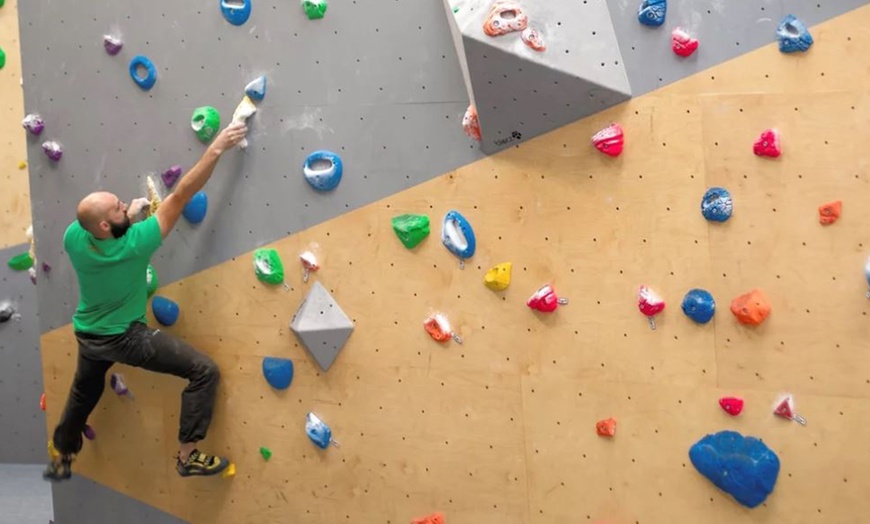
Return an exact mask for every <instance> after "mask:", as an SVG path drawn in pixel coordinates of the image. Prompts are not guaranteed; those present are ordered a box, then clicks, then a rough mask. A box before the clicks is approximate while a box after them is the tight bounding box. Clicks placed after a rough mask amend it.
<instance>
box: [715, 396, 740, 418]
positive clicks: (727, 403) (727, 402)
mask: <svg viewBox="0 0 870 524" xmlns="http://www.w3.org/2000/svg"><path fill="white" fill-rule="evenodd" d="M719 405H720V406H722V409H723V410H725V413H728V414H729V415H731V416H732V417H736V416H737V415H739V414H740V412H741V411H743V399H742V398H737V397H722V398H720V399H719Z"/></svg>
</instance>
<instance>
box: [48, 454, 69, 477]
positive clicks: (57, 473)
mask: <svg viewBox="0 0 870 524" xmlns="http://www.w3.org/2000/svg"><path fill="white" fill-rule="evenodd" d="M71 464H72V458H71V457H70V456H69V455H62V456H60V457H58V458H56V459H52V460H51V462H49V463H48V467H46V468H45V471H43V472H42V478H43V479H45V480H50V481H52V482H57V481H61V480H67V479H68V478H70V477H71V476H72V471H71V468H70V466H71Z"/></svg>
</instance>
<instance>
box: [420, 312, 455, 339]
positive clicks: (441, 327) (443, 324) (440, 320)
mask: <svg viewBox="0 0 870 524" xmlns="http://www.w3.org/2000/svg"><path fill="white" fill-rule="evenodd" d="M423 327H424V328H426V332H427V333H429V336H431V337H432V338H434V339H435V340H437V341H438V342H447V341H448V340H450V339H451V338H452V337H453V332H452V331H451V330H450V324H449V323H448V322H447V319H446V318H444V316H442V315H437V314H436V315H432V316H430V317H429V318H427V319H426V321H425V322H423Z"/></svg>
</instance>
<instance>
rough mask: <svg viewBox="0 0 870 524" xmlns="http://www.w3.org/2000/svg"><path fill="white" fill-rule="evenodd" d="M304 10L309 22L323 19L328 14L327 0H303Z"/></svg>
mask: <svg viewBox="0 0 870 524" xmlns="http://www.w3.org/2000/svg"><path fill="white" fill-rule="evenodd" d="M302 9H303V10H305V14H306V15H308V19H309V20H316V19H318V18H323V15H325V14H326V0H302Z"/></svg>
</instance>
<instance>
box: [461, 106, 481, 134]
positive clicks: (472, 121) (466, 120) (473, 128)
mask: <svg viewBox="0 0 870 524" xmlns="http://www.w3.org/2000/svg"><path fill="white" fill-rule="evenodd" d="M462 130H463V131H465V134H466V135H468V136H469V138H473V139H475V140H477V141H478V142H480V138H481V135H480V120H479V119H478V117H477V108H476V107H474V104H472V105H470V106H468V109H466V110H465V116H463V117H462Z"/></svg>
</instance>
